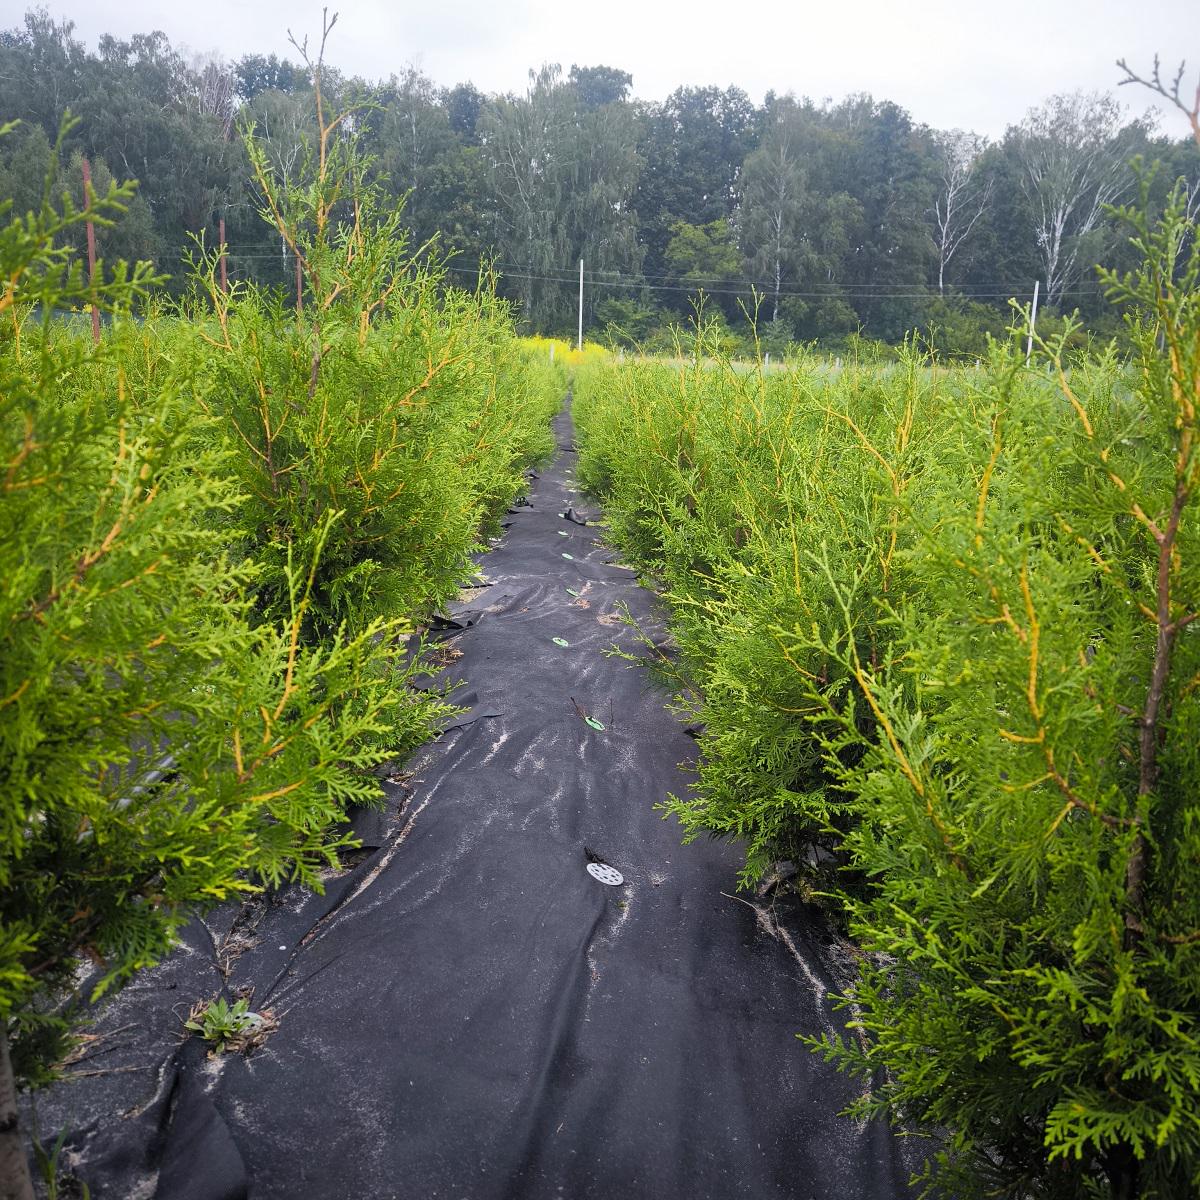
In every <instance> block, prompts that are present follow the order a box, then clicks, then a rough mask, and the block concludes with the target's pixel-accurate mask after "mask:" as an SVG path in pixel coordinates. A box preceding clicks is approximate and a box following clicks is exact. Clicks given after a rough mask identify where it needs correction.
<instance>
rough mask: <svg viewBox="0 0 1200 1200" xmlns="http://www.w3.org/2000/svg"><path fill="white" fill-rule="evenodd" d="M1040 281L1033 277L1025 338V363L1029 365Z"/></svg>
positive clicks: (1035, 324)
mask: <svg viewBox="0 0 1200 1200" xmlns="http://www.w3.org/2000/svg"><path fill="white" fill-rule="evenodd" d="M1041 286H1042V281H1041V280H1040V279H1035V280H1034V281H1033V307H1032V308H1031V309H1030V310H1029V336H1028V337H1027V338H1026V339H1025V365H1026V366H1029V360H1030V358H1032V357H1033V331H1034V329H1035V328H1036V326H1037V302H1038V291H1039V290H1040V289H1041Z"/></svg>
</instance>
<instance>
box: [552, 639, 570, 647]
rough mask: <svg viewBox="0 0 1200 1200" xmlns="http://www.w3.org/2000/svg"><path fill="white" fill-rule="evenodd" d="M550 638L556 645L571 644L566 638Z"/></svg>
mask: <svg viewBox="0 0 1200 1200" xmlns="http://www.w3.org/2000/svg"><path fill="white" fill-rule="evenodd" d="M551 640H552V641H553V642H554V644H555V645H556V646H569V645H570V644H571V643H570V642H568V641H567V639H566V638H552V639H551Z"/></svg>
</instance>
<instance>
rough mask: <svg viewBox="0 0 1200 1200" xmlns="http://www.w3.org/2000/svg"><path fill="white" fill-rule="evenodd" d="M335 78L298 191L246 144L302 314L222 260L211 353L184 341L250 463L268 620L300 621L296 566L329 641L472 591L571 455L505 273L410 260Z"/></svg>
mask: <svg viewBox="0 0 1200 1200" xmlns="http://www.w3.org/2000/svg"><path fill="white" fill-rule="evenodd" d="M321 70H322V67H321V60H320V58H318V59H317V61H316V62H315V63H314V64H312V72H313V83H314V89H313V95H314V105H315V109H314V113H313V122H314V128H313V131H312V137H311V139H309V147H310V152H309V156H308V158H307V159H306V161H305V162H304V163H303V164H302V165H301V167H300V169H299V170H298V172H297V174H296V176H295V177H294V178H290V179H289V178H285V177H283V176H281V175H280V174H279V173H278V172H277V171H276V170H275V168H274V167H273V166H272V164H271V161H270V159H269V156H268V154H267V152H266V150H265V148H264V147H263V146H262V145H260V143H259V142H258V141H256V139H255V137H254V134H253V130H250V131H248V133H247V136H246V149H247V152H248V155H249V158H250V162H251V164H252V167H253V170H254V173H255V176H256V179H257V184H258V187H259V191H260V195H261V201H262V215H263V217H264V218H265V219H266V220H267V221H268V222H269V223H270V224H272V225H273V226H274V227H275V229H276V232H277V233H278V235H279V236H280V237H281V238H282V239H283V241H284V243H285V244H286V246H287V247H288V250H289V253H290V254H291V255H292V256H293V257H294V258H295V260H296V262H297V263H298V269H299V274H300V278H301V280H302V292H301V295H300V296H298V297H297V298H296V307H295V308H292V307H291V306H290V305H289V304H285V303H284V301H283V300H282V298H281V297H280V296H278V295H276V294H272V293H268V292H264V291H262V290H260V289H257V288H254V287H251V286H247V285H242V284H236V283H235V284H234V285H233V286H232V288H230V289H229V290H228V291H225V290H223V289H222V288H221V287H220V285H219V283H218V271H217V255H216V253H214V252H210V253H208V254H203V253H202V254H201V256H200V258H199V261H198V270H197V273H196V291H195V295H194V297H193V301H192V304H191V305H190V306H189V308H188V312H189V313H190V315H192V316H193V317H194V318H195V320H194V322H193V324H192V330H191V336H190V338H188V337H183V338H182V344H180V341H179V340H175V339H176V338H177V336H178V335H180V334H186V332H187V330H186V328H185V329H181V330H175V331H172V337H173V341H174V346H173V349H174V350H175V352H176V353H183V354H186V355H188V356H189V357H190V360H191V362H192V364H193V369H194V370H195V372H196V374H197V377H199V378H203V379H205V380H206V381H207V386H206V388H205V390H204V393H203V395H202V403H203V405H204V407H205V409H206V410H207V411H208V412H209V413H211V414H212V415H213V417H214V418H215V428H217V429H218V430H219V432H220V434H221V437H222V440H223V442H224V444H226V445H227V446H228V448H229V451H230V453H231V455H232V463H233V469H234V471H235V472H236V477H237V480H238V484H239V488H240V490H241V492H242V494H243V500H242V502H241V503H240V504H239V506H238V508H237V510H236V513H235V521H234V524H235V525H236V529H237V536H236V538H235V540H234V545H235V546H236V547H237V549H238V550H239V551H240V552H241V553H244V554H245V555H247V556H248V557H250V558H252V559H253V560H254V561H255V562H256V563H257V564H258V565H259V568H260V570H259V572H258V575H257V576H256V581H255V591H256V599H257V604H258V610H259V611H260V613H261V614H262V615H263V616H264V617H266V618H269V619H278V618H279V617H280V616H281V615H283V614H286V612H287V611H288V604H289V599H288V583H287V571H288V567H287V564H288V562H289V561H290V560H293V559H296V560H304V561H316V562H317V565H316V569H315V572H314V576H313V584H312V592H311V604H310V606H309V608H308V610H307V612H306V615H305V631H304V635H305V637H306V639H310V640H311V639H320V638H323V637H327V636H329V635H330V634H331V633H332V632H333V631H335V630H337V629H339V628H342V627H343V626H348V627H350V628H353V629H358V628H360V627H361V625H362V624H363V623H364V622H365V621H367V620H369V619H371V617H372V616H373V615H382V616H386V617H388V618H398V619H405V620H410V619H412V618H415V617H420V616H421V615H424V614H427V613H429V612H430V611H431V610H433V609H434V608H436V607H437V606H438V605H440V604H443V603H444V602H445V601H446V600H447V599H449V598H450V597H452V596H453V595H454V594H455V593H456V592H457V590H458V589H459V587H460V586H461V584H462V583H463V582H464V580H465V579H466V578H467V577H468V576H469V575H470V574H471V573H472V571H473V567H472V564H471V561H470V554H471V552H472V551H473V550H476V549H479V548H480V547H479V544H478V543H479V541H480V534H481V532H483V531H490V530H491V528H492V527H494V525H495V523H496V520H497V518H498V516H499V514H500V513H502V512H503V511H504V509H505V507H506V506H507V504H508V503H509V502H510V501H511V500H512V498H513V496H514V495H515V494H516V493H518V492H519V491H520V490H521V489H522V487H523V485H524V481H523V474H522V473H523V471H524V469H525V468H526V467H528V466H529V465H530V464H531V463H533V462H535V461H537V460H538V459H540V458H542V457H545V456H546V455H548V454H549V452H550V451H551V450H552V448H553V443H552V440H551V437H550V433H549V419H550V417H551V416H552V414H553V412H554V411H555V409H556V408H557V406H558V403H559V401H560V399H561V387H560V385H561V382H562V381H561V378H560V377H559V376H558V375H557V374H556V373H554V372H553V371H550V370H547V369H543V368H541V366H540V364H539V365H538V367H536V368H535V367H534V365H533V363H532V362H531V361H530V360H528V359H527V358H526V357H525V356H524V354H523V352H522V351H521V350H520V348H519V347H518V344H517V342H516V339H515V337H514V332H513V323H512V318H511V314H510V313H509V311H508V308H507V306H506V305H505V304H503V303H502V302H501V301H499V300H498V299H497V297H496V295H495V292H494V280H493V279H492V278H491V277H490V276H488V275H487V274H481V276H480V282H479V286H478V287H477V288H476V289H475V290H474V291H464V290H461V289H458V288H453V287H450V286H448V283H447V279H448V275H447V271H446V268H445V266H444V265H443V264H442V262H441V261H440V259H439V257H438V254H437V252H436V248H435V247H432V246H420V247H413V246H412V245H410V243H409V240H408V234H407V232H406V230H405V227H404V225H403V213H402V210H401V208H400V207H398V206H397V205H395V204H394V203H393V202H391V201H390V200H388V199H387V198H385V196H384V194H383V193H382V191H381V190H380V189H379V188H378V187H377V186H374V185H371V184H369V183H368V182H367V179H366V176H367V171H368V166H369V162H368V161H367V160H366V159H365V158H364V157H363V156H361V155H360V154H359V153H358V151H357V149H356V143H355V139H354V138H353V137H352V136H349V135H348V134H347V133H346V120H347V118H348V117H350V116H352V115H353V114H346V113H343V114H341V115H338V116H335V117H331V116H330V115H329V114H328V113H327V112H326V109H325V105H324V100H323V94H322V89H321ZM210 314H211V315H210ZM318 536H319V537H320V538H321V539H322V546H321V552H320V555H319V560H318V559H317V556H316V554H315V547H314V543H315V541H316V539H317V538H318Z"/></svg>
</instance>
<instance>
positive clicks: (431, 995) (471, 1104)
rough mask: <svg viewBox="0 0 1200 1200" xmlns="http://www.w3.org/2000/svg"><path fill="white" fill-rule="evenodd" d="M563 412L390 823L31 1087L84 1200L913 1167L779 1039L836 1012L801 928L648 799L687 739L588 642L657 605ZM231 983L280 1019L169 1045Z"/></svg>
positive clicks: (683, 754) (630, 641)
mask: <svg viewBox="0 0 1200 1200" xmlns="http://www.w3.org/2000/svg"><path fill="white" fill-rule="evenodd" d="M556 431H557V435H558V439H559V444H560V453H559V454H558V456H557V457H556V459H555V461H554V463H553V464H552V466H551V467H549V468H548V469H547V470H546V471H545V472H544V474H543V475H542V477H541V478H540V479H537V480H536V481H535V482H534V483H533V484H532V488H531V494H530V501H531V504H530V505H529V506H523V507H520V508H518V509H516V510H515V511H514V512H513V514H512V516H511V517H510V518H509V521H510V523H511V527H510V528H509V529H508V531H507V533H506V536H505V537H504V539H503V541H502V542H501V544H500V545H499V546H498V547H497V549H496V550H495V551H494V552H493V553H492V554H489V555H487V556H485V558H484V559H483V560H482V563H481V571H482V573H483V575H484V576H485V578H486V579H487V580H488V581H489V584H490V586H488V587H486V588H483V589H481V590H480V591H479V592H478V593H476V594H475V595H474V597H473V598H472V599H471V600H469V601H467V602H466V603H464V604H463V605H462V606H461V611H459V612H457V613H455V614H454V615H455V617H456V620H457V623H458V624H459V625H461V626H462V628H461V629H459V630H455V629H452V628H451V629H448V630H446V631H445V633H446V635H447V636H446V640H445V642H444V646H445V650H446V653H445V657H446V658H447V659H452V660H453V661H452V662H450V663H449V665H448V668H447V669H448V670H449V671H450V672H451V673H453V674H454V675H456V676H457V677H461V678H463V679H465V680H466V681H467V683H466V685H465V686H464V688H463V689H462V690H461V691H460V692H459V693H458V696H457V698H458V700H459V703H461V704H464V705H468V706H469V707H470V711H469V712H468V713H467V715H466V716H464V717H463V719H462V724H461V725H459V726H458V727H457V728H456V729H454V730H453V731H451V732H449V733H447V734H446V735H445V736H444V737H443V738H442V739H441V740H440V741H439V742H437V743H436V744H434V745H433V746H431V747H430V748H429V749H428V750H427V751H426V752H425V753H424V754H423V755H421V756H419V757H418V759H417V761H416V763H415V764H414V770H413V777H412V779H411V780H410V783H409V786H408V787H404V786H401V785H396V786H395V787H394V789H393V791H392V798H393V801H394V804H393V812H392V815H391V817H390V818H389V817H384V818H380V817H377V816H372V815H366V816H364V817H363V819H362V821H361V822H360V830H361V832H362V833H363V836H364V841H365V843H366V846H367V848H368V850H369V851H370V852H369V853H367V854H366V855H365V857H364V858H363V861H361V862H360V863H359V864H358V865H357V866H355V867H354V869H353V870H351V871H349V872H348V873H346V874H345V875H343V876H340V877H339V878H337V879H335V880H332V881H331V883H330V887H329V890H328V891H327V893H326V895H325V896H324V897H316V896H311V895H306V894H304V893H302V892H300V891H293V892H285V893H284V894H283V895H282V896H280V897H279V898H278V899H277V900H276V902H274V903H272V904H269V905H264V906H260V907H258V908H256V909H254V910H250V911H248V912H246V913H243V914H242V916H241V917H240V918H239V919H238V921H237V922H236V924H233V925H231V924H230V921H231V919H232V917H233V916H234V914H232V913H226V914H222V915H221V916H220V917H219V918H218V919H210V921H209V924H208V925H207V926H197V927H195V928H193V929H192V930H191V931H190V932H189V936H188V939H187V943H186V945H185V947H184V949H183V950H181V952H180V953H178V954H177V955H175V956H174V957H173V958H172V959H171V960H170V961H169V962H167V963H165V964H163V965H162V966H161V967H159V968H157V969H155V970H154V971H153V972H150V973H148V974H146V975H144V976H142V977H141V978H140V979H139V981H138V982H137V983H136V984H135V985H133V986H132V987H130V988H128V989H127V990H126V991H125V992H124V993H122V994H121V995H120V996H119V997H118V998H117V1000H116V1001H115V1002H114V1003H112V1004H111V1005H109V1006H108V1008H107V1009H106V1011H105V1015H104V1018H103V1020H102V1022H101V1025H100V1031H101V1032H102V1033H104V1037H102V1039H101V1040H100V1041H98V1042H96V1043H94V1045H93V1048H92V1050H91V1052H90V1054H91V1057H89V1059H88V1060H86V1061H85V1062H83V1063H81V1064H80V1065H79V1067H78V1068H77V1070H80V1071H90V1072H96V1073H94V1074H91V1073H89V1074H85V1075H84V1076H83V1077H82V1078H80V1079H79V1080H78V1081H77V1082H76V1083H74V1084H73V1085H71V1086H69V1087H61V1088H58V1089H56V1091H55V1093H54V1094H53V1095H52V1096H51V1097H50V1098H49V1100H48V1102H44V1103H43V1105H42V1125H43V1129H46V1130H56V1129H58V1128H60V1127H62V1126H63V1125H66V1126H69V1127H70V1128H72V1129H74V1130H76V1131H77V1132H76V1133H75V1134H74V1135H73V1136H72V1138H71V1140H70V1143H69V1146H70V1150H71V1158H70V1161H72V1162H74V1163H76V1164H77V1168H78V1170H79V1173H80V1175H81V1176H83V1177H84V1178H86V1179H88V1180H89V1181H90V1182H91V1184H92V1195H93V1196H94V1197H95V1198H96V1200H106V1198H108V1197H120V1198H121V1200H130V1198H131V1197H135V1196H144V1197H151V1196H155V1195H157V1196H160V1197H163V1198H164V1200H178V1198H180V1197H183V1198H186V1200H236V1198H238V1197H243V1196H247V1195H248V1196H251V1197H255V1198H256V1200H257V1198H265V1197H279V1198H281V1200H282V1198H285V1197H286V1198H287V1200H298V1198H302V1197H314V1198H321V1200H325V1198H335V1197H347V1198H350V1197H353V1198H356V1200H359V1198H362V1200H371V1198H377V1197H378V1198H383V1197H404V1198H406V1200H409V1198H411V1200H434V1198H438V1197H444V1198H446V1200H526V1198H536V1200H542V1198H547V1200H548V1198H556V1200H557V1198H565V1200H588V1198H591V1197H601V1196H604V1197H614V1198H616V1200H651V1198H655V1200H657V1198H667V1200H674V1198H676V1197H678V1198H680V1200H726V1198H733V1197H747V1198H753V1200H773V1198H779V1200H782V1198H784V1197H789V1198H801V1200H808V1198H809V1197H813V1198H820V1200H825V1198H829V1200H833V1198H838V1200H842V1198H845V1200H893V1198H894V1197H898V1196H900V1195H902V1194H904V1189H903V1186H902V1182H901V1181H902V1179H903V1177H904V1174H905V1173H904V1171H903V1169H902V1168H901V1166H900V1165H899V1162H898V1156H897V1154H896V1152H895V1144H894V1142H893V1141H892V1140H891V1139H890V1137H889V1136H888V1135H887V1134H886V1132H885V1131H884V1130H882V1129H881V1128H877V1127H869V1128H866V1129H860V1128H856V1127H855V1126H854V1125H853V1124H851V1123H850V1122H848V1121H846V1120H845V1119H844V1118H839V1117H837V1116H836V1113H837V1111H838V1110H839V1109H840V1108H842V1107H843V1105H844V1104H845V1103H846V1102H847V1101H848V1099H849V1098H850V1097H851V1095H852V1094H853V1093H852V1088H853V1085H852V1084H851V1083H850V1082H849V1081H847V1080H845V1079H843V1078H841V1077H839V1076H838V1075H836V1074H835V1073H834V1072H833V1071H832V1069H831V1068H829V1067H826V1066H825V1065H824V1064H822V1063H821V1062H819V1061H818V1060H817V1059H815V1058H814V1057H813V1056H812V1055H810V1054H809V1053H808V1052H807V1051H805V1050H804V1049H803V1047H801V1046H800V1045H799V1044H798V1043H797V1042H796V1041H795V1037H794V1035H795V1033H796V1032H797V1031H805V1032H812V1031H816V1030H821V1029H827V1028H831V1027H832V1018H831V1015H830V1011H829V1005H828V1002H827V999H826V991H827V989H828V988H829V987H831V986H832V985H831V984H830V983H829V981H828V978H827V975H826V973H825V971H824V970H823V968H822V966H821V955H820V954H819V953H818V952H817V950H818V947H817V942H816V936H817V934H816V931H818V930H819V926H818V925H809V926H805V925H803V924H800V925H797V924H796V923H795V921H794V920H793V921H792V923H791V926H790V927H791V930H792V932H791V935H790V936H788V937H785V938H780V937H778V936H772V933H774V932H778V931H777V930H775V928H774V925H773V916H772V915H771V914H770V913H769V912H768V911H767V909H766V908H765V907H764V906H763V904H762V902H760V901H758V900H756V899H755V898H753V897H751V898H750V899H751V900H754V903H753V904H747V903H743V902H738V901H736V900H733V899H730V898H728V897H727V896H726V895H723V894H722V893H732V892H733V890H734V887H735V875H736V871H737V866H738V862H739V859H738V854H737V851H736V850H735V849H733V848H730V847H725V846H721V845H717V844H714V843H705V844H699V845H695V846H691V847H686V848H683V847H681V846H680V845H679V833H678V830H677V828H676V827H675V826H674V824H673V823H666V822H663V821H662V820H661V819H660V818H659V816H658V814H657V813H655V812H654V811H653V807H652V806H653V805H654V803H655V802H656V801H658V800H660V799H661V798H662V797H663V796H664V794H665V793H666V792H667V791H679V790H681V789H683V788H685V787H686V785H687V780H688V777H687V776H686V775H685V774H684V773H683V772H681V771H680V770H679V768H678V766H677V764H679V763H680V762H681V761H683V760H687V759H690V758H692V757H694V754H695V749H696V747H695V743H694V742H693V741H692V740H691V739H690V738H688V737H687V736H686V735H685V734H684V732H683V728H682V726H681V725H680V723H679V722H678V721H677V720H676V719H675V718H674V717H673V716H672V715H671V714H670V713H669V712H667V711H666V710H665V709H664V707H663V700H664V696H663V694H662V693H661V692H660V691H658V690H657V689H654V688H652V687H651V686H650V684H649V682H648V680H647V678H646V675H645V672H644V671H641V670H636V669H629V667H628V664H627V663H625V662H623V661H621V660H618V659H615V658H612V657H606V656H605V654H604V650H605V649H606V647H608V646H610V645H611V644H613V643H614V642H617V643H619V644H621V645H622V646H625V647H627V648H629V649H635V648H636V642H635V639H634V637H633V635H632V633H631V631H630V630H629V629H627V628H626V627H624V626H623V625H622V624H621V622H620V620H619V613H620V610H621V608H622V606H627V607H628V609H629V610H630V611H631V612H632V614H633V615H634V616H635V617H636V618H637V619H638V620H639V621H640V622H642V623H643V625H644V627H645V628H647V629H649V630H651V631H652V632H653V633H654V634H655V635H656V636H660V635H661V634H662V626H661V622H660V620H659V618H658V616H657V615H656V612H655V607H654V601H653V596H652V595H651V594H650V593H648V592H647V591H645V590H644V589H642V588H640V587H639V586H638V585H637V583H636V581H635V579H634V577H633V574H632V572H630V571H629V570H627V569H624V568H622V567H620V566H618V565H616V564H615V563H614V562H613V561H612V560H613V559H614V554H613V552H612V551H611V550H610V549H609V548H607V547H606V546H604V545H603V544H602V543H600V542H599V541H598V540H597V535H598V531H597V529H596V528H595V526H594V525H592V524H588V525H582V524H577V523H576V522H575V521H573V520H571V519H565V518H564V517H563V516H562V515H561V514H563V513H565V512H567V511H568V509H570V510H572V514H573V515H574V516H576V517H577V518H578V519H586V518H587V517H588V516H589V515H594V514H589V510H588V509H587V508H586V506H585V505H583V502H582V501H581V498H580V497H579V495H578V494H577V493H576V491H575V487H574V483H573V481H572V478H571V472H572V470H573V465H574V462H575V453H574V450H573V448H572V445H571V437H572V431H571V426H570V422H569V418H567V417H566V416H563V417H560V418H559V421H558V423H557V426H556ZM581 513H582V516H581V515H580V514H581ZM555 639H558V640H557V641H556V640H555ZM588 717H590V718H592V722H593V723H594V724H593V723H589V722H588V720H587V718H588ZM596 725H601V726H603V728H596V727H595V726H596ZM595 859H599V860H601V861H603V862H604V863H607V864H610V865H611V866H612V867H613V868H615V869H616V870H617V871H619V872H620V873H621V874H622V875H623V876H624V883H623V884H622V885H620V886H609V885H606V884H605V883H603V882H600V881H598V880H597V879H596V878H594V877H593V875H592V874H589V873H588V871H587V869H586V868H587V865H588V863H589V861H590V860H595ZM793 916H794V914H793ZM222 921H223V922H224V924H222V923H221V922H222ZM806 928H807V929H808V930H810V932H809V933H806V932H805V929H806ZM222 985H223V986H225V987H226V988H227V989H229V990H230V992H236V990H237V989H239V988H247V989H253V996H254V1001H253V1002H254V1005H255V1007H257V1008H263V1007H269V1008H272V1009H273V1010H274V1011H275V1013H276V1015H277V1017H278V1019H279V1028H278V1030H277V1031H276V1032H275V1033H274V1034H273V1035H272V1036H271V1037H270V1039H269V1040H268V1041H267V1043H266V1044H265V1046H263V1048H261V1049H260V1050H258V1051H257V1052H256V1053H255V1054H254V1055H252V1056H251V1057H249V1058H243V1057H240V1056H235V1055H226V1056H224V1057H223V1058H222V1059H220V1060H213V1061H206V1059H205V1057H204V1054H203V1048H202V1047H201V1045H200V1044H199V1043H198V1042H197V1041H196V1040H195V1039H192V1040H191V1041H190V1042H188V1043H185V1044H183V1045H181V1044H180V1042H179V1039H178V1031H179V1018H180V1015H181V1014H182V1013H184V1012H186V1009H187V1007H188V1006H189V1004H190V1003H191V1001H192V1000H194V999H195V998H196V997H198V996H208V995H212V994H214V992H215V991H216V990H217V989H218V988H219V987H221V986H222Z"/></svg>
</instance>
